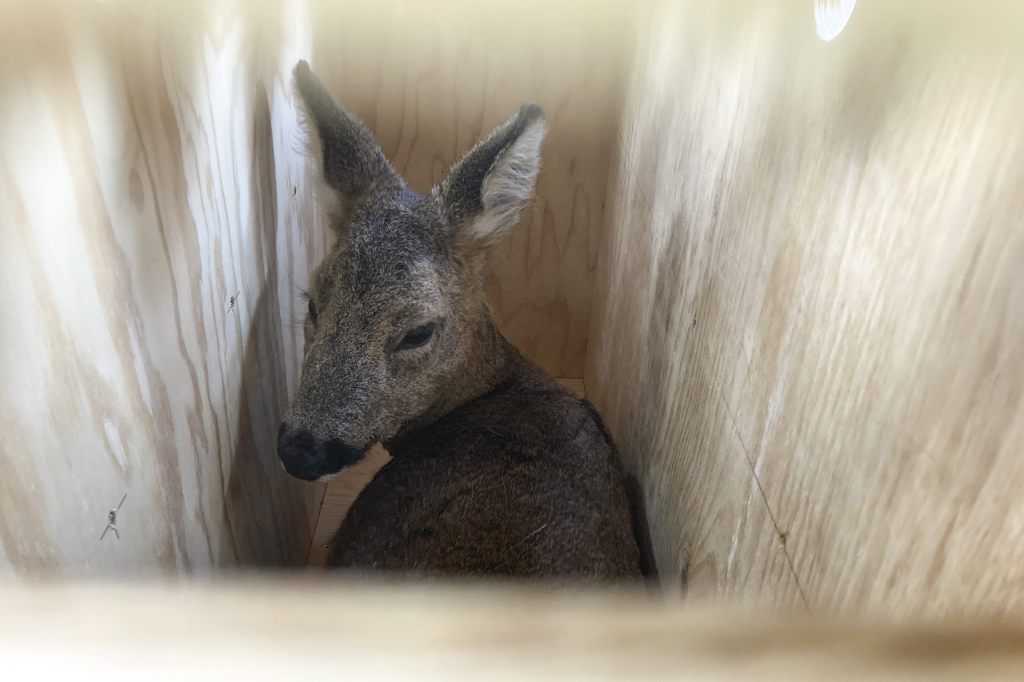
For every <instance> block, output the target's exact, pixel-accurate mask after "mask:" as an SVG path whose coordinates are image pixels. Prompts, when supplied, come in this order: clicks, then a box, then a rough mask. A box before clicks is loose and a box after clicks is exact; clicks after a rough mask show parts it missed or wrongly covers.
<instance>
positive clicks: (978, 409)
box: [586, 0, 1024, 616]
mask: <svg viewBox="0 0 1024 682" xmlns="http://www.w3.org/2000/svg"><path fill="white" fill-rule="evenodd" d="M940 4H942V5H943V7H942V10H941V11H937V10H936V7H935V3H928V2H917V1H915V2H906V3H861V4H860V5H859V6H858V8H857V12H856V13H855V15H854V17H853V20H852V21H851V23H850V24H849V25H848V26H847V27H846V29H845V30H844V31H843V33H842V35H841V36H839V37H838V38H837V39H836V40H835V41H833V42H830V43H824V42H822V41H821V40H819V39H818V38H817V36H816V35H815V33H814V30H813V23H812V22H810V21H809V19H810V8H809V4H808V3H782V4H781V5H779V4H773V5H771V6H770V7H769V6H765V5H764V4H763V3H756V2H746V1H745V0H733V1H730V2H723V3H716V4H714V5H712V4H708V3H659V4H657V5H655V6H654V7H653V9H652V11H651V15H650V17H649V22H648V23H647V29H646V30H645V33H644V35H643V37H641V38H640V40H639V41H638V44H639V49H638V54H637V59H636V63H635V65H634V68H633V72H632V75H631V77H630V90H629V93H628V95H627V101H626V104H625V112H624V120H623V128H622V130H621V134H620V140H619V145H620V146H619V156H618V159H617V161H616V167H615V169H614V170H613V177H612V180H611V183H610V194H609V200H610V202H611V205H610V207H609V230H608V241H607V243H606V249H605V253H604V257H603V260H602V266H601V270H600V275H599V280H598V292H597V295H596V296H597V301H598V303H597V305H596V308H595V310H596V314H595V320H594V325H593V327H592V333H591V352H590V355H589V358H588V367H587V373H586V378H587V388H588V391H589V392H590V394H591V398H592V399H593V400H594V401H595V402H596V404H597V405H598V407H599V408H600V409H601V410H602V411H603V413H604V414H605V416H606V418H607V421H608V424H609V427H610V429H611V431H612V432H613V434H614V435H615V436H616V438H617V440H618V443H619V445H620V448H621V449H622V451H623V453H624V456H625V458H626V460H627V462H628V463H629V466H630V467H631V468H632V469H634V470H635V471H636V472H637V473H638V474H639V477H640V480H641V483H642V487H643V490H644V492H645V495H646V504H647V507H648V513H649V518H650V524H651V528H652V533H653V536H654V544H655V547H656V550H657V558H658V563H659V568H660V569H661V576H662V579H663V581H664V582H666V583H667V585H668V586H669V587H671V584H672V581H673V580H675V579H677V577H678V578H679V579H682V578H683V576H685V577H686V578H687V581H688V583H689V585H688V589H689V592H690V594H693V595H698V596H703V597H710V598H733V597H737V596H743V597H747V598H751V599H753V600H755V601H761V602H764V601H768V602H779V601H784V602H788V603H794V602H795V603H799V602H800V601H803V600H806V601H807V603H808V605H809V606H810V607H811V608H812V609H813V610H816V611H826V610H827V611H831V610H836V611H843V612H863V613H885V614H888V615H899V616H910V615H912V614H928V615H953V614H956V615H957V616H962V615H964V614H970V615H1010V614H1013V615H1017V616H1020V615H1021V614H1024V497H1022V496H1021V494H1020V491H1021V490H1024V458H1022V457H1021V443H1022V442H1024V401H1022V394H1024V343H1022V342H1021V339H1024V315H1022V314H1021V313H1022V312H1024V278H1022V277H1021V275H1020V267H1021V264H1022V263H1024V230H1022V229H1021V215H1024V193H1022V192H1021V187H1022V186H1024V161H1022V160H1024V129H1022V127H1021V125H1020V112H1021V111H1022V110H1024V75H1022V74H1024V72H1022V71H1021V70H1020V68H1018V65H1019V63H1020V50H1019V46H1020V44H1021V37H1022V34H1021V27H1022V26H1024V7H1022V6H1020V5H1019V4H1015V5H1011V4H1009V3H997V4H995V5H991V6H989V5H986V6H984V7H982V6H980V5H972V6H970V7H968V6H966V5H955V4H954V3H940Z"/></svg>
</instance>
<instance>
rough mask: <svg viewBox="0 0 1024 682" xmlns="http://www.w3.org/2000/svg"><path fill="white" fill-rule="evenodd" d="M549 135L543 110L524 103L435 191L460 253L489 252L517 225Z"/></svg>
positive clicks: (530, 191)
mask: <svg viewBox="0 0 1024 682" xmlns="http://www.w3.org/2000/svg"><path fill="white" fill-rule="evenodd" d="M546 132H547V124H546V123H545V121H544V112H543V111H542V110H541V108H540V107H539V106H537V105H536V104H524V105H523V106H522V107H520V109H519V113H518V114H516V116H515V117H513V118H512V119H510V120H509V121H507V122H506V123H504V124H503V125H502V126H500V127H499V128H498V129H497V130H495V131H494V132H493V133H491V134H490V135H489V136H488V137H487V138H486V139H485V140H483V141H482V142H480V143H479V144H477V145H476V146H475V147H473V149H471V150H470V151H469V152H468V153H467V154H466V155H465V156H464V157H463V158H462V159H461V160H460V161H459V162H458V163H456V164H455V166H453V167H452V170H451V172H450V173H449V174H448V177H447V178H445V180H444V181H443V182H442V183H441V184H440V185H439V186H438V187H436V188H434V192H433V194H434V196H435V197H436V198H437V200H438V203H439V204H440V207H441V212H442V215H444V217H445V220H446V222H447V224H448V229H449V230H450V231H451V235H452V236H453V238H454V239H455V244H456V249H457V250H458V251H460V252H462V253H463V255H464V256H472V255H475V254H478V253H483V252H486V251H487V250H488V249H490V248H491V247H492V246H494V245H495V244H497V243H498V242H499V241H501V239H502V238H503V237H504V236H505V235H506V234H508V232H509V231H510V230H511V229H512V228H513V227H515V226H516V224H517V223H518V222H519V216H520V214H521V213H522V211H523V209H524V208H525V207H526V205H527V204H528V203H529V202H530V199H531V198H533V190H534V187H535V186H536V183H537V173H538V172H539V171H540V147H541V142H543V141H544V134H545V133H546Z"/></svg>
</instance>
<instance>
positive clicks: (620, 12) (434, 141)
mask: <svg viewBox="0 0 1024 682" xmlns="http://www.w3.org/2000/svg"><path fill="white" fill-rule="evenodd" d="M313 16H314V20H313V26H314V45H315V51H314V57H315V58H314V60H313V63H312V65H313V68H314V69H315V70H316V71H317V72H318V73H319V74H320V75H321V77H322V78H323V80H324V82H325V83H326V84H327V85H328V87H329V88H330V89H331V91H332V92H334V93H335V94H336V96H337V97H338V98H339V100H340V101H341V102H342V103H343V104H344V106H345V107H346V108H348V109H349V110H350V111H352V112H353V113H355V114H356V115H357V116H359V117H360V118H361V119H362V120H363V121H365V122H366V123H367V125H368V126H369V127H370V128H371V129H372V130H373V131H374V133H375V134H376V135H377V137H378V139H379V140H380V142H381V146H382V147H383V149H384V152H385V154H386V155H387V156H388V158H389V159H391V160H392V161H393V162H394V164H395V166H396V168H397V169H398V171H399V172H400V173H402V175H403V176H404V177H405V178H407V180H408V181H409V183H410V184H411V185H412V187H413V188H414V189H416V190H418V191H420V192H427V191H429V189H430V188H431V187H432V186H434V185H435V184H437V183H438V182H440V181H441V180H442V179H443V178H444V176H445V175H446V173H447V171H448V169H449V167H450V166H451V165H452V163H454V162H455V161H456V160H457V159H458V158H459V157H460V156H461V155H462V154H463V153H464V152H465V151H466V150H468V149H469V148H470V147H471V146H472V145H473V144H474V143H475V142H476V141H477V140H478V139H480V138H481V137H482V136H484V135H486V134H487V133H488V132H490V130H491V129H492V128H493V127H495V126H497V125H499V124H500V123H502V122H503V121H505V120H506V119H507V118H509V117H510V116H512V115H513V114H514V113H515V112H516V110H517V109H518V107H519V105H520V104H521V103H523V102H527V101H535V102H537V103H539V104H540V105H541V106H542V107H544V110H545V112H546V114H547V117H548V123H549V126H550V130H549V133H548V136H547V139H546V141H545V143H544V148H543V157H544V161H543V167H542V170H541V173H540V177H539V179H538V186H537V197H536V200H535V201H534V202H533V205H532V207H531V209H530V210H529V211H528V212H527V214H526V215H525V217H524V220H523V222H522V224H521V225H520V226H519V227H518V228H516V230H514V231H513V234H512V235H511V237H510V238H508V239H507V240H506V241H505V242H504V243H503V244H502V245H501V247H499V249H498V250H497V253H496V254H495V255H494V258H493V260H492V268H493V272H492V276H491V277H490V279H489V282H488V287H489V294H490V296H491V300H492V302H493V303H494V307H495V310H496V312H497V315H498V317H499V319H500V322H501V325H502V328H503V331H504V332H505V333H506V334H507V335H508V337H509V338H510V339H511V340H512V342H513V343H515V344H516V345H517V346H518V347H519V348H520V349H522V350H523V351H524V352H525V353H526V355H527V356H529V357H530V358H531V359H533V360H534V361H536V362H538V363H539V364H540V365H541V366H543V367H544V368H545V369H546V370H547V371H548V372H550V373H551V374H552V375H553V376H565V377H582V376H583V366H584V358H585V355H586V350H587V335H588V331H589V327H590V308H591V299H592V296H593V283H594V271H595V269H596V266H597V262H596V261H597V253H598V251H597V249H598V245H599V244H600V241H601V235H600V231H601V229H602V227H603V225H604V192H605V188H606V186H607V172H608V164H609V154H610V151H611V149H612V148H613V145H614V131H615V128H616V126H617V123H618V119H619V107H620V104H621V102H622V94H621V93H622V89H621V88H622V76H623V73H622V71H623V65H624V63H625V59H624V57H625V55H627V54H628V52H629V50H630V49H631V40H632V36H633V31H632V30H631V27H632V23H631V22H632V17H633V16H634V12H633V11H632V10H631V9H630V8H629V7H628V6H627V5H624V4H622V3H616V2H610V1H608V0H598V1H597V2H594V1H593V0H591V1H588V2H584V1H583V0H557V1H556V2H548V1H546V0H499V1H497V2H486V3H480V2H474V1H472V0H441V1H435V2H411V1H409V0H384V1H382V2H375V3H366V2H363V1H362V0H343V1H340V2H339V1H338V0H323V1H321V2H316V3H314V6H313Z"/></svg>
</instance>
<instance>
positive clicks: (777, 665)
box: [0, 576, 1024, 681]
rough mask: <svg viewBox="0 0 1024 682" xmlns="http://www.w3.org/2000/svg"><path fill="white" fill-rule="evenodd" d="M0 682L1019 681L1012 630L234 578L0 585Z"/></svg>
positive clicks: (1020, 650)
mask: <svg viewBox="0 0 1024 682" xmlns="http://www.w3.org/2000/svg"><path fill="white" fill-rule="evenodd" d="M0 603H3V604H4V610H3V617H2V618H0V660H2V661H3V670H4V676H5V678H6V679H28V678H29V677H30V676H31V678H32V679H40V678H43V679H49V678H56V677H57V676H60V677H62V678H63V677H68V678H70V677H73V678H75V679H82V678H83V676H85V677H86V678H88V679H92V678H96V679H103V680H107V681H110V680H121V679H124V680H128V679H131V680H137V679H143V678H144V679H147V680H153V679H156V680H159V679H175V680H179V679H191V678H195V677H199V678H204V679H205V678H210V677H213V676H216V677H217V678H218V679H221V678H225V677H231V678H244V679H246V680H250V681H251V680H275V681H277V680H282V679H313V678H312V677H308V676H313V675H317V676H329V677H331V678H338V677H342V678H352V679H365V678H367V677H370V678H374V679H406V678H409V679H417V680H424V679H426V680H430V679H445V680H495V679H529V680H565V679H612V678H625V679H637V680H662V679H683V678H685V679H692V680H702V679H739V680H748V679H757V680H771V679H779V680H783V679H784V680H821V679H829V680H839V679H887V680H918V679H920V680H924V679H927V680H952V679H971V680H980V679H990V680H993V679H1007V680H1009V679H1020V674H1021V672H1022V671H1024V629H1022V628H1021V627H1019V626H1007V625H1003V626H977V627H971V626H966V625H946V626H942V625H920V626H911V627H904V628H901V629H895V628H892V627H885V626H878V625H870V624H864V623H861V624H837V623H826V622H822V621H812V620H808V619H806V618H805V617H803V616H797V617H784V616H770V617H769V616H764V615H752V614H749V613H744V612H742V611H739V610H736V609H726V608H714V609H709V608H704V609H696V608H693V607H689V608H687V607H681V606H679V605H678V604H674V603H673V604H669V603H666V602H665V601H662V600H659V599H654V598H652V597H649V596H646V595H641V594H637V593H627V592H610V591H605V592H602V593H591V592H582V591H557V592H556V591H551V590H527V589H524V588H515V587H511V586H498V585H491V586H462V587H456V586H451V585H447V586H441V585H433V586H424V585H419V586H415V585H408V584H405V585H402V584H381V583H377V584H372V585H371V584H361V583H356V584H353V583H350V582H349V583H346V584H345V585H341V584H340V583H338V582H326V581H325V582H322V583H321V582H317V581H305V582H303V583H301V584H300V583H295V582H286V581H273V580H267V579H260V580H254V579H246V578H245V577H244V576H242V577H241V579H240V580H235V581H233V582H231V583H221V584H195V583H193V584H178V585H168V584H162V585H152V584H151V585H143V584H133V585H122V586H117V585H112V584H108V585H100V584H90V585H60V584H48V585H33V586H29V587H18V586H13V585H8V586H5V587H0Z"/></svg>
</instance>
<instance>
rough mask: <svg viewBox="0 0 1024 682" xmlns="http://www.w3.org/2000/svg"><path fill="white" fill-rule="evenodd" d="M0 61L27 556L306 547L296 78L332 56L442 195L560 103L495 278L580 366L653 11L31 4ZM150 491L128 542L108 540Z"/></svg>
mask: <svg viewBox="0 0 1024 682" xmlns="http://www.w3.org/2000/svg"><path fill="white" fill-rule="evenodd" d="M0 12H2V17H0V19H2V21H0V31H3V36H2V37H3V40H2V41H0V43H2V46H0V50H2V59H0V240H2V243H0V286H2V289H0V293H2V304H0V361H2V364H0V367H2V379H3V384H2V386H0V432H2V434H3V435H2V437H0V465H2V467H3V469H4V475H3V476H2V477H0V505H2V514H0V540H2V542H0V570H4V571H16V572H28V571H35V570H50V571H57V572H62V571H68V572H76V573H77V572H84V573H93V572H95V573H110V572H128V571H138V570H160V571H171V572H188V571H197V570H206V569H209V568H213V567H218V566H227V565H234V564H238V563H260V564H268V563H269V564H275V563H282V562H289V561H296V560H302V559H304V558H305V554H306V550H307V548H308V545H309V539H310V532H311V523H312V521H313V520H314V517H315V516H316V513H317V511H318V504H319V500H320V498H322V495H323V488H322V487H318V486H309V485H303V484H298V483H295V482H292V481H290V480H289V479H287V478H286V477H284V476H283V474H282V473H281V472H280V471H279V469H278V467H277V463H276V458H275V455H274V441H275V438H276V427H277V423H278V421H279V416H280V414H281V412H282V410H283V408H284V407H285V405H286V404H287V401H288V398H289V396H290V395H291V394H292V392H293V391H294V389H295V387H296V384H297V381H298V371H299V355H300V352H301V350H300V339H301V319H302V316H303V315H304V311H303V309H302V308H301V306H302V303H301V301H299V299H298V297H297V295H296V294H297V291H298V288H299V287H301V286H303V285H305V284H306V282H307V278H308V272H309V269H310V268H311V267H312V266H315V264H316V263H317V262H318V261H319V259H320V258H321V257H322V255H323V253H324V249H325V246H326V240H327V232H326V231H325V230H324V229H323V225H322V222H321V219H320V217H319V215H318V214H317V210H316V206H315V204H314V202H313V200H312V198H311V196H310V190H309V188H310V186H311V183H310V182H309V180H310V178H309V177H308V173H309V172H311V171H312V168H311V164H310V163H309V162H308V160H307V159H306V157H305V151H304V140H303V135H302V133H301V131H300V130H298V129H297V126H296V120H295V115H294V110H293V100H292V96H291V85H290V80H289V72H290V69H291V67H292V65H293V64H294V63H295V61H296V60H297V59H300V58H306V59H310V60H311V62H312V63H313V65H314V68H316V69H317V71H318V72H320V73H321V74H322V75H323V77H324V79H325V80H326V81H327V83H328V84H329V86H330V87H331V88H332V89H333V90H334V91H335V92H336V93H337V94H338V96H339V98H340V99H341V100H342V101H343V103H344V104H345V105H346V106H348V107H349V108H350V109H351V110H353V111H354V112H355V113H357V114H358V115H359V116H361V117H362V118H364V119H365V120H366V121H367V123H368V124H369V125H370V126H371V127H372V128H373V129H374V130H375V131H376V132H377V133H378V135H379V137H380V139H381V142H382V145H383V147H384V149H385V151H386V152H387V154H388V155H389V156H390V157H391V158H392V159H393V160H394V161H395V164H396V166H397V167H398V168H399V169H400V170H401V171H402V172H403V173H404V174H405V175H406V177H407V178H408V179H409V180H410V182H411V183H412V185H413V186H414V187H415V188H417V189H419V190H422V191H426V190H428V189H429V188H430V186H431V185H432V184H433V183H435V182H437V181H438V180H440V179H441V177H443V174H444V172H445V171H446V170H447V167H448V166H449V165H450V164H451V163H452V162H453V161H454V160H455V159H456V158H458V156H459V155H460V154H461V153H462V152H463V151H464V150H465V149H466V148H468V147H469V146H470V145H471V144H472V143H473V142H474V141H475V140H476V139H477V138H478V137H480V136H481V135H483V134H485V133H486V132H487V131H488V130H489V129H490V128H491V127H492V126H495V125H497V124H498V123H500V122H501V121H503V120H504V119H505V118H506V117H507V116H509V115H511V114H512V113H514V111H515V110H516V108H517V107H518V105H519V104H520V103H521V102H522V101H527V100H534V101H537V102H539V103H541V104H542V105H543V106H544V107H545V109H546V110H547V112H548V116H549V119H550V122H551V134H550V137H549V141H548V143H547V145H546V147H545V166H544V170H543V172H542V175H541V179H540V187H539V199H538V201H537V202H536V203H535V204H534V206H533V209H532V211H531V212H530V214H529V216H528V217H527V218H526V221H525V223H524V225H523V226H522V228H521V229H520V230H518V231H517V233H516V234H515V236H514V237H513V238H512V239H511V240H510V241H509V242H508V243H507V244H505V245H504V246H503V248H502V249H501V251H500V252H499V253H498V254H496V257H495V260H494V273H493V276H492V278H491V281H490V283H489V286H490V288H491V291H492V294H493V298H494V300H495V303H496V308H497V311H498V314H499V316H500V318H501V320H502V324H503V326H504V327H505V329H506V330H507V331H508V333H509V334H510V336H511V337H512V338H513V340H514V341H516V342H517V343H518V344H519V345H520V346H521V347H523V348H524V350H526V352H527V353H528V354H529V355H530V356H531V357H533V358H535V359H537V360H538V361H539V362H541V363H542V364H543V365H544V366H545V367H547V368H548V369H550V370H551V371H552V372H553V373H555V374H556V375H559V376H571V377H580V376H581V375H582V372H583V358H584V355H585V352H586V345H587V334H588V329H589V325H590V305H591V293H592V284H593V278H594V270H595V268H596V257H597V247H598V244H599V241H600V230H601V229H602V227H603V225H604V220H603V192H604V188H605V186H606V183H607V170H608V163H609V154H610V150H611V149H612V148H613V146H614V145H613V139H614V135H613V131H614V128H615V126H616V124H617V121H618V107H619V105H620V104H621V90H620V87H621V82H622V81H621V78H622V75H623V72H622V68H621V67H622V65H623V64H624V60H623V59H622V55H623V54H624V53H625V51H626V50H627V47H626V46H627V45H628V38H629V37H630V36H631V35H632V33H631V31H630V30H629V29H628V28H627V25H626V24H625V23H624V21H625V18H626V17H627V15H628V14H629V12H627V10H626V9H625V8H620V7H617V6H616V4H615V3H611V2H606V3H582V2H579V1H577V0H572V1H569V2H556V3H543V2H532V1H531V2H525V3H524V2H517V3H513V2H502V3H493V4H486V5H484V6H479V5H478V4H476V3H470V2H462V1H459V2H456V1H450V2H441V3H419V2H385V3H364V2H341V3H337V2H315V1H314V2H307V1H305V0H288V1H275V0H266V1H261V2H249V3H242V2H237V1H235V0H218V1H217V2H213V3H201V2H193V1H191V0H186V1H185V2H170V1H167V2H164V1H157V2H106V3H104V2H60V1H53V2H49V1H44V2H34V3H29V2H24V3H21V2H16V3H6V4H5V5H4V6H3V9H2V10H0ZM125 494H127V499H126V501H125V503H124V507H123V508H122V509H121V511H120V513H119V516H118V527H119V532H120V540H118V539H117V538H115V537H114V536H113V535H108V536H107V537H106V538H104V540H103V541H102V542H100V540H99V536H100V534H101V532H102V531H103V528H104V526H105V524H106V519H107V512H108V510H109V509H110V508H111V507H113V506H115V505H116V504H117V503H118V501H119V500H120V499H121V498H122V496H123V495H125Z"/></svg>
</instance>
